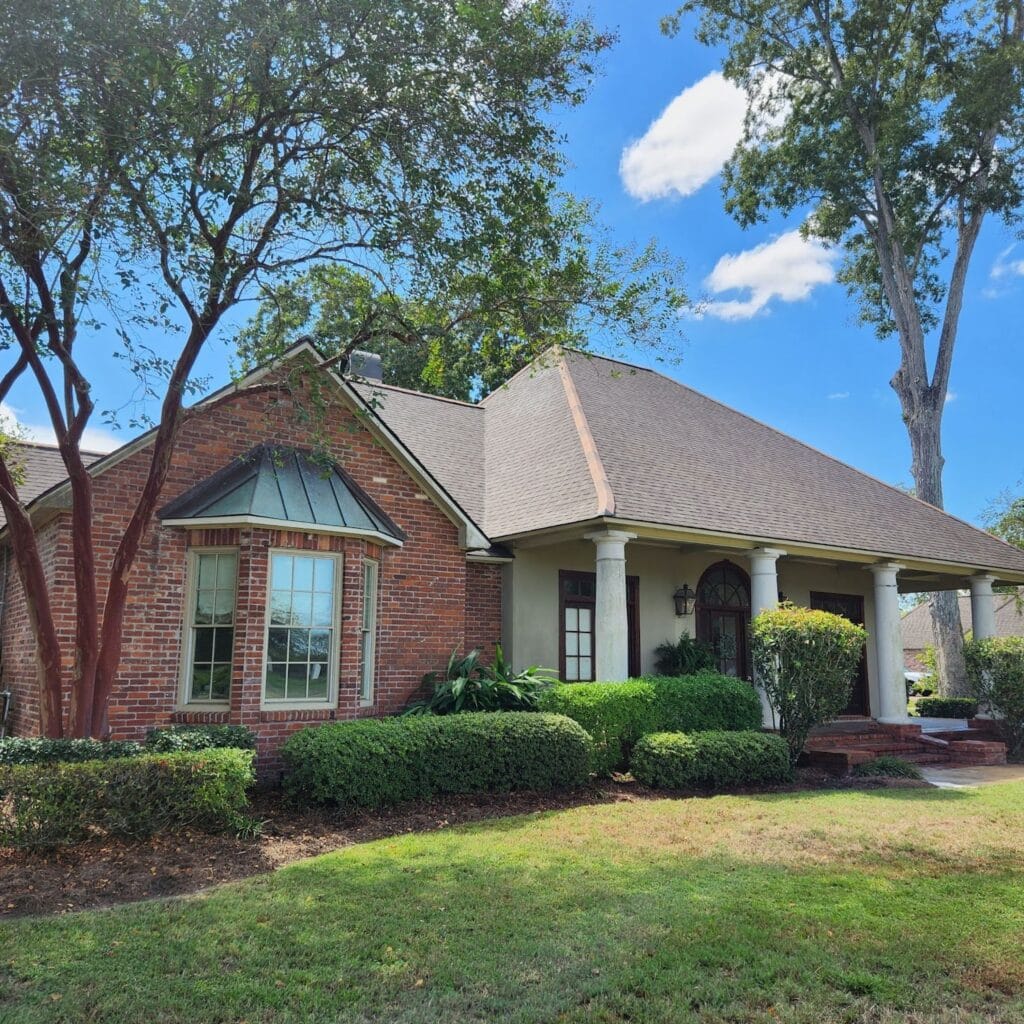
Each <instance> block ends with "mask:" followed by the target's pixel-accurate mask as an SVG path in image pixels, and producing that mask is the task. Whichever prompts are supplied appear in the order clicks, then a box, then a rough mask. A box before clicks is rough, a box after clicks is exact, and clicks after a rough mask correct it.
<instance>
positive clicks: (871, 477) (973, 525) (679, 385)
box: [569, 349, 1021, 554]
mask: <svg viewBox="0 0 1024 1024" xmlns="http://www.w3.org/2000/svg"><path fill="white" fill-rule="evenodd" d="M569 351H573V352H576V353H578V354H579V355H581V356H583V357H584V358H586V359H604V360H605V361H607V362H612V363H617V364H619V365H620V366H629V367H631V368H632V369H634V370H641V371H643V372H645V373H651V374H654V375H655V376H657V377H661V378H662V379H664V380H667V381H668V382H669V383H670V384H674V385H675V386H676V387H677V388H682V389H683V390H685V391H688V392H689V393H690V394H692V395H696V396H697V397H698V398H703V399H704V400H705V401H708V402H711V403H712V404H713V405H717V406H718V407H719V408H720V409H725V410H726V411H728V412H731V413H733V414H735V415H736V416H742V417H743V418H744V419H745V420H747V421H748V422H750V423H756V424H757V425H758V426H759V427H764V429H765V430H770V431H771V432H772V433H773V434H777V435H778V436H779V437H782V438H785V439H786V440H787V441H794V442H795V443H796V444H798V445H800V446H801V447H803V448H806V449H807V451H810V452H814V454H815V455H820V456H821V457H822V458H825V459H828V460H829V461H830V462H833V463H835V464H836V465H837V466H842V467H843V468H844V469H848V470H850V471H851V472H854V473H857V474H858V475H860V476H862V477H864V478H865V479H867V480H871V481H873V482H874V483H876V484H879V485H881V486H882V487H885V488H886V489H887V490H890V491H893V492H895V493H896V494H901V495H903V497H905V498H909V499H910V500H911V501H916V502H918V503H919V504H921V505H924V506H926V507H927V508H930V509H933V510H934V511H936V512H939V513H941V514H942V515H944V516H948V517H949V518H950V519H952V520H954V521H955V522H958V523H960V524H961V525H962V526H966V527H968V528H969V529H971V530H974V531H975V532H976V533H980V534H983V535H984V536H985V537H989V538H991V539H992V540H995V541H998V542H999V543H1000V544H1002V545H1003V546H1004V547H1007V548H1010V549H1011V550H1012V551H1014V552H1016V553H1018V554H1019V553H1020V550H1021V549H1020V548H1018V547H1015V546H1014V545H1013V544H1010V543H1009V541H1005V540H1003V539H1002V538H1001V537H997V536H996V535H995V534H994V533H991V532H989V531H988V530H985V529H983V528H982V527H980V526H978V525H977V524H976V523H972V522H970V521H969V520H967V519H963V518H962V517H961V516H957V515H954V514H953V513H952V512H950V511H948V510H947V509H944V508H940V507H939V506H938V505H933V504H932V503H931V502H929V501H925V500H924V498H919V497H918V496H917V495H916V494H909V493H908V492H907V491H904V490H903V489H902V488H899V487H896V486H895V485H894V484H890V483H888V482H887V481H885V480H882V479H881V478H880V477H877V476H875V475H874V474H873V473H868V472H866V471H865V470H863V469H858V467H857V466H854V465H852V464H851V463H849V462H844V461H843V460H842V459H840V458H837V457H836V456H835V455H830V454H829V453H828V452H826V451H825V450H824V449H822V448H817V447H815V446H814V445H813V444H810V443H809V442H807V441H804V440H801V439H800V438H799V437H796V436H794V435H793V434H787V433H786V432H785V431H784V430H780V429H779V428H778V427H773V426H772V425H771V424H770V423H766V422H765V421H764V420H760V419H758V418H757V417H756V416H751V415H750V414H749V413H746V412H743V410H742V409H737V408H735V406H732V405H728V404H727V403H726V402H723V401H721V400H720V399H717V398H712V397H711V395H708V394H705V393H704V392H703V391H698V390H697V389H696V388H693V387H690V385H689V384H683V383H682V381H678V380H676V379H675V378H674V377H670V376H669V375H668V374H667V373H662V372H661V371H660V370H652V369H651V368H650V367H647V366H636V365H634V364H632V363H625V362H623V361H622V360H619V359H610V358H609V357H608V356H603V355H598V354H597V353H590V352H584V351H582V350H578V349H571V350H569Z"/></svg>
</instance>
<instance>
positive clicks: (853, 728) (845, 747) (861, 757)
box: [804, 719, 1006, 775]
mask: <svg viewBox="0 0 1024 1024" xmlns="http://www.w3.org/2000/svg"><path fill="white" fill-rule="evenodd" d="M883 754H887V755H892V756H894V757H899V758H902V759H903V760H904V761H910V762H912V763H913V764H921V765H925V764H961V765H988V764H1006V745H1005V744H1004V743H1001V742H999V741H998V740H997V739H996V738H995V734H994V732H993V731H992V726H991V725H990V724H987V723H986V722H985V721H984V720H979V719H972V720H971V722H970V723H969V727H968V728H967V729H959V730H957V729H949V730H938V731H931V732H923V731H922V728H921V726H920V725H883V724H881V723H880V722H874V721H870V720H864V721H854V722H837V723H835V724H834V725H831V726H826V727H824V728H822V729H818V730H815V732H814V733H813V734H812V735H811V736H810V737H809V738H808V740H807V744H806V745H805V747H804V756H805V758H806V760H807V763H808V764H809V765H811V766H812V767H817V768H823V769H824V770H825V771H827V772H829V773H831V774H833V775H847V774H848V773H849V772H850V771H851V769H853V768H854V767H855V766H856V765H858V764H863V763H864V762H865V761H872V760H874V759H875V758H876V757H881V756H882V755H883Z"/></svg>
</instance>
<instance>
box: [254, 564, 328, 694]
mask: <svg viewBox="0 0 1024 1024" xmlns="http://www.w3.org/2000/svg"><path fill="white" fill-rule="evenodd" d="M274 555H289V556H291V557H293V558H300V557H302V558H330V559H333V560H334V611H333V621H332V622H331V633H332V634H333V635H332V638H331V650H330V655H329V657H328V659H327V699H326V700H267V665H268V664H269V658H268V656H269V653H270V652H269V647H270V596H271V594H272V593H273V586H272V583H273V580H272V573H273V559H274ZM344 578H345V556H344V554H343V553H342V552H340V551H307V550H305V549H304V548H268V549H267V594H266V599H265V600H264V602H263V658H262V669H261V671H260V710H261V711H325V710H330V709H331V708H336V707H337V706H338V675H339V669H340V663H341V623H342V604H341V602H342V600H343V599H344ZM283 628H288V627H283ZM297 628H300V629H301V628H303V627H301V626H300V627H297ZM310 628H313V627H310Z"/></svg>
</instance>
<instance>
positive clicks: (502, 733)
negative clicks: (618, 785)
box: [281, 712, 592, 807]
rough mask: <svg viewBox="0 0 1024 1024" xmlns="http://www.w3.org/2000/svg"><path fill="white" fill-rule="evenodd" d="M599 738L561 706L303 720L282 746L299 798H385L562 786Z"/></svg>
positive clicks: (575, 775) (383, 802)
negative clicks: (560, 711)
mask: <svg viewBox="0 0 1024 1024" xmlns="http://www.w3.org/2000/svg"><path fill="white" fill-rule="evenodd" d="M591 746H592V744H591V741H590V737H589V736H588V735H587V733H586V732H585V731H584V730H583V729H582V728H581V727H580V726H579V725H578V724H577V723H576V722H573V721H570V720H569V719H568V718H565V717H562V716H560V715H547V714H537V715H523V714H512V713H503V712H496V713H494V714H464V715H449V716H445V717H435V716H429V715H428V716H422V717H415V718H383V719H363V720H360V721H352V722H337V723H332V724H330V725H322V726H319V727H317V728H311V729H303V730H301V731H299V732H297V733H295V734H294V735H292V736H290V737H289V738H288V740H287V741H286V742H285V744H284V746H283V747H282V748H281V756H282V757H283V758H284V763H285V766H286V775H285V781H284V785H285V790H286V791H287V792H288V793H289V794H290V795H291V796H292V797H293V798H295V799H298V800H303V801H312V802H314V803H324V804H326V803H330V804H339V805H341V806H356V807H386V806H389V805H391V804H397V803H401V802H402V801H404V800H425V799H428V798H429V797H432V796H438V795H441V794H444V793H478V792H488V793H505V792H510V791H512V790H519V789H541V790H543V789H559V788H563V787H567V786H576V785H579V784H581V783H582V782H584V781H586V778H587V775H588V772H589V769H590V753H591Z"/></svg>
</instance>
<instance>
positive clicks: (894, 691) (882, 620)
mask: <svg viewBox="0 0 1024 1024" xmlns="http://www.w3.org/2000/svg"><path fill="white" fill-rule="evenodd" d="M869 568H870V570H871V575H872V576H874V578H875V629H874V639H875V658H876V661H877V662H878V704H879V708H878V715H877V716H876V717H877V718H878V721H880V722H906V721H907V684H906V682H905V679H904V676H903V632H902V630H901V628H900V597H899V591H898V590H897V586H896V574H897V573H898V572H899V571H900V569H902V568H903V566H902V565H899V564H898V563H896V562H883V563H881V564H879V565H872V566H869Z"/></svg>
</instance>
